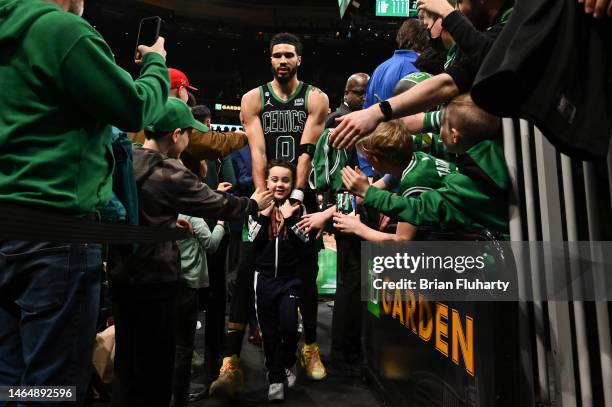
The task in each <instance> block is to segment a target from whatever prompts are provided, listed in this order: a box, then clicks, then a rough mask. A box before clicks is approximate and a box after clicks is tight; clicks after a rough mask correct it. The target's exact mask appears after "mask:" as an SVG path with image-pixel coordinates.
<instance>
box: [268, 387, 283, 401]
mask: <svg viewBox="0 0 612 407" xmlns="http://www.w3.org/2000/svg"><path fill="white" fill-rule="evenodd" d="M284 399H285V386H284V385H283V384H282V383H270V388H269V389H268V400H270V401H275V400H277V401H280V400H284Z"/></svg>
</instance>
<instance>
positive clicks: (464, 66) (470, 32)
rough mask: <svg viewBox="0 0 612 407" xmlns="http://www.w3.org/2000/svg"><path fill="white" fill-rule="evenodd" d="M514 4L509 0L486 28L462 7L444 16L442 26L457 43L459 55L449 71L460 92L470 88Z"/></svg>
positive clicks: (447, 70)
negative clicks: (475, 21) (467, 15)
mask: <svg viewBox="0 0 612 407" xmlns="http://www.w3.org/2000/svg"><path fill="white" fill-rule="evenodd" d="M513 6H514V1H513V0H508V1H506V2H505V3H504V5H503V7H502V8H501V9H500V10H499V12H498V13H497V15H496V16H495V18H494V19H493V24H492V25H491V27H489V28H487V29H486V30H484V31H478V30H477V29H476V28H475V27H474V26H473V25H472V23H471V22H470V20H468V19H467V17H465V16H464V15H463V14H461V13H460V12H459V11H453V12H452V13H450V14H449V15H448V16H446V18H445V19H444V20H442V27H443V28H444V29H445V30H446V31H448V33H449V34H450V35H451V36H452V37H453V39H454V40H455V43H456V44H457V49H458V51H457V56H456V57H455V60H454V61H453V63H452V64H451V65H450V66H449V67H448V68H447V69H446V73H447V74H449V75H450V76H451V77H452V78H453V81H454V82H455V85H457V87H458V88H459V92H460V93H465V92H469V91H470V88H471V87H472V83H473V82H474V79H475V78H476V74H477V73H478V69H479V68H480V66H481V65H482V63H483V61H484V60H485V58H486V56H487V54H488V53H489V50H490V49H491V47H492V46H493V44H494V43H495V40H496V39H497V37H498V36H499V35H500V33H501V32H502V30H503V29H504V27H505V26H506V22H507V19H508V16H509V15H510V13H511V11H510V10H511V9H512V7H513Z"/></svg>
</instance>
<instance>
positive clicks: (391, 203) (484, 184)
mask: <svg viewBox="0 0 612 407" xmlns="http://www.w3.org/2000/svg"><path fill="white" fill-rule="evenodd" d="M460 157H462V159H461V160H458V162H457V166H458V167H459V172H455V173H451V174H449V175H447V176H446V177H444V178H443V180H442V187H441V188H439V189H435V190H432V191H427V192H423V193H422V194H421V195H420V196H419V198H417V199H415V198H405V197H401V196H395V195H392V194H391V193H390V192H387V191H383V190H381V189H378V188H376V187H370V188H368V192H367V193H366V195H365V198H364V201H363V203H364V204H365V205H369V206H372V207H374V208H376V209H378V210H380V211H382V212H384V213H386V214H388V215H391V216H394V217H396V218H398V219H400V220H402V221H405V222H409V223H412V224H414V225H422V224H426V223H427V224H435V225H440V226H450V225H455V226H456V225H459V226H463V227H469V228H472V229H482V228H490V229H493V230H496V231H498V232H501V233H503V234H504V235H506V237H507V235H508V232H509V230H508V190H509V188H510V178H509V176H508V171H507V169H506V161H505V159H504V152H503V148H502V146H501V143H500V142H499V141H492V140H487V141H482V142H480V143H478V144H476V145H475V146H473V147H472V148H470V149H469V150H468V151H467V154H465V155H463V156H460ZM462 164H463V165H462Z"/></svg>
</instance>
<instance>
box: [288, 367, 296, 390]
mask: <svg viewBox="0 0 612 407" xmlns="http://www.w3.org/2000/svg"><path fill="white" fill-rule="evenodd" d="M285 375H286V376H287V387H288V388H292V387H293V386H295V382H296V380H297V364H295V365H293V366H291V367H290V368H285Z"/></svg>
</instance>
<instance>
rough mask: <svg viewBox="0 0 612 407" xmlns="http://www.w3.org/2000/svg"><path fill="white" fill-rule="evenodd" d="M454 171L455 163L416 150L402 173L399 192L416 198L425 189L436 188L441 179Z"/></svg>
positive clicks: (438, 186) (455, 168)
mask: <svg viewBox="0 0 612 407" xmlns="http://www.w3.org/2000/svg"><path fill="white" fill-rule="evenodd" d="M455 171H457V167H456V166H455V164H453V163H449V162H448V161H445V160H442V159H440V158H436V157H434V156H432V155H429V154H426V153H423V152H421V151H416V152H415V153H414V154H413V155H412V161H410V164H408V167H406V169H405V170H404V172H403V173H402V178H401V180H400V183H399V194H400V195H401V196H405V197H412V198H416V197H417V196H419V195H420V194H421V193H423V192H425V191H429V190H432V189H438V188H440V187H441V186H442V179H443V178H444V177H445V176H446V175H448V174H450V173H452V172H455Z"/></svg>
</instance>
